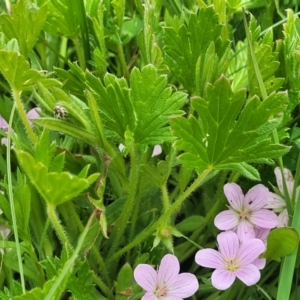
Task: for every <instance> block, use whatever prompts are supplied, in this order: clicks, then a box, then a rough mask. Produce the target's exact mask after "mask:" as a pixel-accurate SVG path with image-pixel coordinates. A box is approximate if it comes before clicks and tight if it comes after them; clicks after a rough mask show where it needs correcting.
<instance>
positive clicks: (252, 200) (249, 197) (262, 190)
mask: <svg viewBox="0 0 300 300" xmlns="http://www.w3.org/2000/svg"><path fill="white" fill-rule="evenodd" d="M268 194H269V190H268V188H266V187H265V186H264V185H262V184H257V185H255V186H254V187H253V188H251V189H250V190H249V191H248V193H247V194H246V196H245V202H244V203H245V204H246V205H248V207H249V208H250V210H252V211H253V210H259V209H261V208H263V207H264V206H265V205H266V204H267V201H268Z"/></svg>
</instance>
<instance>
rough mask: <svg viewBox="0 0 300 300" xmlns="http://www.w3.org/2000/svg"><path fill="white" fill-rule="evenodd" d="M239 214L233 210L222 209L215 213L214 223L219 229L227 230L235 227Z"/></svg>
mask: <svg viewBox="0 0 300 300" xmlns="http://www.w3.org/2000/svg"><path fill="white" fill-rule="evenodd" d="M239 219H240V216H239V214H238V213H236V212H235V211H234V210H231V209H229V210H224V211H221V212H220V213H219V214H217V215H216V217H215V220H214V224H215V226H216V227H217V228H218V229H220V230H229V229H233V228H234V227H236V226H237V225H238V223H239Z"/></svg>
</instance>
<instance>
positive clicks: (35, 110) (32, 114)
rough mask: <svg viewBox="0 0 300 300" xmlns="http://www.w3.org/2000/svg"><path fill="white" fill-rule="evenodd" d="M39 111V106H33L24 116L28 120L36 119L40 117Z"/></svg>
mask: <svg viewBox="0 0 300 300" xmlns="http://www.w3.org/2000/svg"><path fill="white" fill-rule="evenodd" d="M40 111H41V109H40V108H39V107H35V108H33V109H31V110H29V111H28V112H27V114H26V116H27V118H28V119H29V120H33V119H38V118H39V117H40V115H39V112H40Z"/></svg>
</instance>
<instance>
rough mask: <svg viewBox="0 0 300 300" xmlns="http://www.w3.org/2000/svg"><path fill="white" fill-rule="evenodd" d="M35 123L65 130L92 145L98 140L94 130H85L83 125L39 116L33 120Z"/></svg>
mask: <svg viewBox="0 0 300 300" xmlns="http://www.w3.org/2000/svg"><path fill="white" fill-rule="evenodd" d="M33 123H34V124H36V125H38V126H43V127H45V128H47V129H49V130H54V131H58V132H63V133H65V134H67V135H70V136H73V137H75V138H77V139H79V140H82V141H85V142H86V143H88V144H91V145H95V144H97V142H98V141H97V136H95V134H94V133H93V132H91V131H87V130H84V129H83V128H82V127H79V126H77V125H74V124H70V123H68V122H66V121H63V120H58V119H53V118H39V119H35V120H33Z"/></svg>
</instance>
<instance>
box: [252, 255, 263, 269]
mask: <svg viewBox="0 0 300 300" xmlns="http://www.w3.org/2000/svg"><path fill="white" fill-rule="evenodd" d="M251 265H254V266H255V267H256V268H257V269H259V270H262V269H263V268H264V267H265V266H266V259H265V258H257V259H255V260H254V261H253V262H252V264H251Z"/></svg>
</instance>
